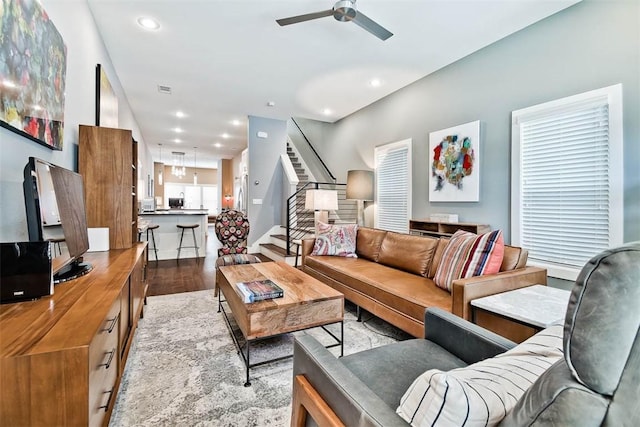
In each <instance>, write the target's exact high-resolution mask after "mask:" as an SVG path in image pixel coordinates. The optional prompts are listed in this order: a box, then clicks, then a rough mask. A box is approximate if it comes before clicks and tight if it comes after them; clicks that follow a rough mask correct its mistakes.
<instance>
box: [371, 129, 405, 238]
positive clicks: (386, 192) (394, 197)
mask: <svg viewBox="0 0 640 427" xmlns="http://www.w3.org/2000/svg"><path fill="white" fill-rule="evenodd" d="M375 161H376V215H375V227H376V228H380V229H383V230H389V231H397V232H400V233H408V232H409V219H410V218H409V215H410V214H411V139H406V140H404V141H399V142H394V143H391V144H386V145H383V146H381V147H376V149H375Z"/></svg>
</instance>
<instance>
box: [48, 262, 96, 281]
mask: <svg viewBox="0 0 640 427" xmlns="http://www.w3.org/2000/svg"><path fill="white" fill-rule="evenodd" d="M91 270H93V265H91V264H89V263H88V262H77V261H74V262H72V263H71V264H69V265H68V266H66V267H63V268H62V269H61V270H60V271H58V272H57V273H56V274H54V275H53V283H54V284H55V285H57V284H58V283H63V282H68V281H69V280H73V279H77V278H78V277H81V276H84V275H85V274H87V273H88V272H90V271H91Z"/></svg>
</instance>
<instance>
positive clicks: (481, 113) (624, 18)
mask: <svg viewBox="0 0 640 427" xmlns="http://www.w3.org/2000/svg"><path fill="white" fill-rule="evenodd" d="M429 42H433V43H437V41H435V40H434V41H429ZM616 83H622V84H623V98H624V107H623V108H624V147H625V148H624V151H625V156H624V192H625V194H624V203H625V207H624V210H625V211H624V218H625V223H624V228H625V231H624V236H625V240H626V241H632V240H640V173H639V170H640V168H639V167H638V165H639V164H640V2H638V1H636V0H629V1H619V0H618V1H608V2H603V1H593V0H585V1H583V2H582V3H579V4H577V5H575V6H573V7H570V8H568V9H566V10H564V11H562V12H560V13H558V14H556V15H554V16H551V17H549V18H547V19H545V20H543V21H541V22H539V23H536V24H534V25H532V26H530V27H528V28H525V29H524V30H521V31H520V32H518V33H516V34H514V35H512V36H509V37H507V38H505V39H503V40H501V41H499V42H497V43H495V44H493V45H491V46H488V47H486V48H484V49H482V50H480V51H478V52H476V53H474V54H472V55H469V56H468V57H466V58H463V59H462V60H460V61H458V62H456V63H454V64H452V65H450V66H448V67H446V68H443V69H441V70H439V71H438V72H436V73H433V74H432V75H430V76H427V77H425V78H423V79H421V80H419V81H417V82H416V83H414V84H412V85H411V86H408V87H406V88H404V89H402V90H400V91H398V92H396V93H394V94H392V95H390V96H388V97H387V98H385V99H383V100H381V101H379V102H377V103H375V104H373V105H370V106H369V107H366V108H364V109H362V110H360V111H358V112H356V113H354V114H352V115H351V116H348V117H346V118H345V119H343V120H341V121H339V122H336V123H335V124H333V125H331V124H325V125H324V126H323V127H324V131H323V132H321V133H320V134H323V135H324V137H325V139H324V141H322V142H317V141H314V140H312V142H314V143H315V144H314V145H315V147H316V149H317V150H318V151H319V152H320V154H321V156H322V158H323V159H324V160H325V162H326V163H327V164H328V165H329V167H330V168H331V170H332V171H334V174H336V177H337V178H338V181H339V182H345V179H346V174H347V170H349V169H358V168H362V167H369V168H373V166H374V163H373V152H374V147H376V146H378V145H382V144H386V143H389V142H394V141H398V140H402V139H406V138H412V139H413V215H412V216H413V217H414V218H423V217H426V216H428V214H429V213H434V212H446V213H457V214H459V216H460V220H461V221H467V222H480V223H488V224H490V225H491V226H492V228H494V229H499V228H500V229H503V230H504V232H505V239H506V241H507V242H509V241H510V230H509V227H510V219H509V216H510V207H509V203H510V184H509V183H510V144H511V111H513V110H516V109H519V108H524V107H528V106H531V105H535V104H539V103H542V102H546V101H550V100H553V99H557V98H562V97H565V96H569V95H574V94H577V93H581V92H585V91H589V90H592V89H597V88H600V87H605V86H609V85H612V84H616ZM474 120H480V121H481V147H480V154H481V162H482V164H481V165H480V167H481V175H480V202H477V203H476V202H474V203H430V202H429V201H428V186H427V184H428V182H429V178H430V176H429V175H430V169H429V152H428V143H429V132H433V131H436V130H439V129H444V128H448V127H450V126H454V125H458V124H462V123H466V122H470V121H474ZM303 130H304V131H305V132H306V128H303ZM314 133H316V134H317V133H318V130H317V129H314Z"/></svg>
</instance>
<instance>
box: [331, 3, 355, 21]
mask: <svg viewBox="0 0 640 427" xmlns="http://www.w3.org/2000/svg"><path fill="white" fill-rule="evenodd" d="M355 3H356V2H355V1H353V0H342V1H339V2H337V3H336V4H335V5H334V6H333V17H334V18H336V20H338V21H340V22H347V21H351V20H352V19H353V18H355V17H356V13H357V11H356V5H355Z"/></svg>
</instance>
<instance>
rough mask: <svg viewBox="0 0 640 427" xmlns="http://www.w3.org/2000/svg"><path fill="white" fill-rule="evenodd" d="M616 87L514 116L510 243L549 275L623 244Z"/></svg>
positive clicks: (574, 270)
mask: <svg viewBox="0 0 640 427" xmlns="http://www.w3.org/2000/svg"><path fill="white" fill-rule="evenodd" d="M619 86H620V85H618V87H617V88H618V90H617V91H616V89H615V88H616V86H614V87H610V88H605V89H601V90H597V91H592V92H589V93H586V94H581V95H577V96H575V97H570V98H564V99H562V100H558V101H553V102H551V103H547V104H542V105H539V106H536V107H531V108H529V109H524V110H519V111H514V113H513V135H512V139H513V141H512V144H513V147H512V149H513V153H514V157H513V167H512V183H513V187H512V191H513V194H512V215H513V217H512V227H513V230H512V238H513V240H514V244H517V245H519V246H522V247H524V248H526V249H528V250H529V259H530V263H531V264H537V265H541V266H544V267H546V268H547V269H548V271H549V275H550V276H553V277H560V278H563V279H568V280H575V278H576V277H577V274H578V272H579V271H580V269H581V268H582V267H583V266H584V264H585V263H586V262H587V261H588V260H589V259H590V258H591V257H593V256H594V255H596V254H597V253H599V252H601V251H602V250H605V249H607V248H609V247H611V246H615V245H618V244H621V243H622V226H621V224H622V220H623V218H622V191H623V190H622V176H621V175H622V174H621V171H622V160H621V155H620V153H621V152H622V119H621V117H622V114H621V108H622V106H621V102H620V101H621V87H619ZM618 103H619V105H616V104H618ZM618 115H619V116H618Z"/></svg>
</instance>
